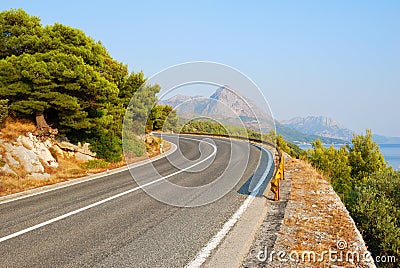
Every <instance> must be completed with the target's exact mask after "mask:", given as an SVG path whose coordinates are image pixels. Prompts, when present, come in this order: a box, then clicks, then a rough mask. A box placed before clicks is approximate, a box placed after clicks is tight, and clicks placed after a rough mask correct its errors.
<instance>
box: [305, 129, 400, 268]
mask: <svg viewBox="0 0 400 268" xmlns="http://www.w3.org/2000/svg"><path fill="white" fill-rule="evenodd" d="M312 145H313V149H311V150H309V151H308V159H309V161H310V162H311V163H312V164H313V165H314V166H315V167H316V168H318V169H319V170H321V171H322V172H323V173H325V174H326V175H327V176H328V177H329V178H330V180H331V184H332V186H333V188H334V189H335V191H336V192H337V193H338V195H339V196H340V197H341V199H342V200H343V201H344V203H345V205H346V207H347V208H348V210H349V211H350V214H351V216H352V217H353V219H354V220H355V222H356V224H357V226H358V228H359V229H360V230H361V232H362V234H363V237H364V239H365V241H366V243H367V245H368V248H369V250H370V251H371V252H372V253H373V255H375V256H382V255H385V256H395V257H396V259H397V260H399V259H400V225H399V217H400V205H399V199H400V173H399V172H396V171H394V170H393V169H392V168H391V167H388V166H387V163H386V162H385V160H384V157H383V155H382V153H381V152H380V150H379V146H378V145H377V144H376V143H375V142H373V141H372V133H371V131H370V130H367V132H366V135H365V136H363V135H356V136H354V137H353V139H352V144H351V145H347V146H343V147H341V148H340V149H338V150H337V149H335V148H334V147H333V146H331V147H329V148H326V147H324V145H323V144H322V142H321V141H320V140H317V141H315V142H313V144H312ZM378 265H382V264H378ZM386 265H389V266H390V265H392V264H386ZM393 267H394V266H393Z"/></svg>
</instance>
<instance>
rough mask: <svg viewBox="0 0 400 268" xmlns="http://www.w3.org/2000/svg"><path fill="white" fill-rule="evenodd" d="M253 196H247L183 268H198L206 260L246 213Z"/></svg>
mask: <svg viewBox="0 0 400 268" xmlns="http://www.w3.org/2000/svg"><path fill="white" fill-rule="evenodd" d="M254 198H255V197H254V196H253V195H249V196H248V197H247V198H246V200H245V201H244V202H243V204H242V205H241V206H240V207H239V209H238V210H237V211H236V212H235V214H233V215H232V217H231V218H230V219H229V220H228V221H227V222H226V223H225V224H224V226H222V228H221V230H219V232H218V233H217V234H216V235H215V236H214V237H213V238H211V240H210V241H209V242H208V243H207V245H205V246H204V247H203V248H202V249H201V250H200V251H199V253H197V255H196V257H195V258H194V259H193V260H192V261H191V262H190V263H189V264H187V265H186V266H185V268H197V267H200V266H201V265H202V264H203V263H204V262H205V261H206V260H207V258H208V257H209V256H210V255H211V252H212V251H213V250H214V249H215V248H216V247H217V246H218V245H219V244H220V243H221V241H222V239H223V238H224V237H225V236H226V235H227V234H228V232H229V231H230V230H231V229H232V227H233V226H234V225H235V224H236V222H237V221H238V220H239V219H240V217H241V216H242V214H243V213H244V212H245V211H246V209H247V207H248V206H249V205H250V204H251V202H252V201H253V200H254Z"/></svg>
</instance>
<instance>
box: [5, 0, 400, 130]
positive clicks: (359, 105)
mask: <svg viewBox="0 0 400 268" xmlns="http://www.w3.org/2000/svg"><path fill="white" fill-rule="evenodd" d="M19 7H21V8H23V9H25V10H26V11H27V12H28V13H30V14H31V15H36V16H39V17H40V18H41V19H42V23H43V24H53V23H54V22H60V23H63V24H66V25H69V26H72V27H76V28H80V29H82V30H84V31H85V32H86V33H87V34H88V35H90V36H91V37H93V38H94V39H96V40H101V41H102V43H103V44H104V45H105V46H106V47H107V49H108V50H109V52H110V53H111V55H112V56H113V57H114V58H116V59H118V60H119V61H122V62H124V63H127V64H128V66H129V68H130V70H134V71H138V70H143V71H144V72H145V74H146V76H151V75H153V74H155V73H157V72H159V71H161V70H162V69H164V68H167V67H169V66H171V65H175V64H179V63H183V62H188V61H198V60H201V61H215V62H219V63H223V64H227V65H230V66H232V67H234V68H237V69H239V70H240V71H242V72H243V73H245V74H246V75H247V76H249V77H250V78H251V79H252V80H253V81H254V82H255V83H256V84H257V85H258V86H259V87H260V88H261V90H262V91H263V93H264V94H265V96H266V97H267V100H268V101H269V103H270V106H271V109H272V112H273V114H274V116H275V117H276V118H277V119H278V120H284V119H289V118H292V117H295V116H307V115H325V116H329V117H331V118H333V119H335V120H337V121H339V122H341V123H342V124H343V125H345V126H346V127H348V128H350V129H352V130H354V131H357V132H362V131H364V130H365V129H366V128H371V129H372V130H373V132H374V133H379V134H384V135H389V136H400V124H399V119H398V117H399V114H400V113H399V111H400V109H399V106H400V103H399V100H400V1H384V0H382V1H366V0H363V1H340V0H336V1H325V0H320V1H301V0H299V1H232V0H231V1H139V2H136V1H119V0H114V1H84V0H80V1H75V0H71V1H59V2H58V1H43V0H36V1H16V0H2V1H1V2H0V9H1V10H5V9H9V8H19Z"/></svg>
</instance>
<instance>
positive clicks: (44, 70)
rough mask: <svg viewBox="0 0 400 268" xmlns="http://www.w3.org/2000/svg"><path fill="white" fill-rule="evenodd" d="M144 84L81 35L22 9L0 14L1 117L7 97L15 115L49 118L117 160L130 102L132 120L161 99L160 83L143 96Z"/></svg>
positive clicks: (140, 77) (63, 131)
mask: <svg viewBox="0 0 400 268" xmlns="http://www.w3.org/2000/svg"><path fill="white" fill-rule="evenodd" d="M145 81H146V79H145V78H144V75H143V73H142V72H139V73H131V74H129V72H128V68H127V66H126V65H124V64H123V63H120V62H118V61H116V60H114V59H113V58H112V57H111V56H110V54H109V53H108V52H107V50H106V48H105V47H104V46H103V45H102V44H101V43H100V42H96V41H94V40H93V39H92V38H90V37H88V36H87V35H86V34H85V33H84V32H82V31H81V30H78V29H74V28H71V27H68V26H65V25H62V24H59V23H56V24H54V25H49V26H42V24H41V22H40V19H39V18H38V17H35V16H30V15H29V14H27V13H26V12H25V11H23V10H22V9H18V10H14V9H11V10H8V11H3V12H1V13H0V99H2V101H1V102H0V106H1V107H0V108H1V118H0V119H2V118H3V117H4V116H5V111H6V110H5V109H4V107H5V106H4V105H6V104H5V102H4V101H3V100H5V99H8V109H7V112H8V111H9V112H10V113H11V114H13V115H14V116H15V117H17V118H21V117H25V118H30V119H32V120H33V119H34V118H35V115H36V116H37V115H38V114H39V115H44V118H45V120H46V121H47V123H48V124H49V125H51V126H52V127H55V128H58V130H59V133H61V134H62V135H66V136H67V137H68V138H69V139H70V140H71V141H73V142H78V141H88V142H90V143H91V144H92V148H93V149H94V150H95V151H96V152H97V154H98V156H100V157H102V158H106V159H107V160H109V161H118V160H120V159H121V153H122V147H121V145H122V142H121V129H122V122H123V118H124V115H125V111H126V109H127V107H128V105H129V103H130V100H131V98H132V97H133V96H134V95H135V100H134V105H130V116H131V119H132V120H133V119H136V118H141V117H143V116H147V114H148V113H149V112H150V109H151V107H152V106H153V104H154V102H155V101H156V97H155V94H156V93H157V92H158V91H159V88H158V86H156V85H155V86H147V87H142V90H140V92H137V91H138V89H139V88H140V87H141V86H142V85H143V84H144V83H145ZM135 93H137V94H135ZM138 153H140V152H139V151H138Z"/></svg>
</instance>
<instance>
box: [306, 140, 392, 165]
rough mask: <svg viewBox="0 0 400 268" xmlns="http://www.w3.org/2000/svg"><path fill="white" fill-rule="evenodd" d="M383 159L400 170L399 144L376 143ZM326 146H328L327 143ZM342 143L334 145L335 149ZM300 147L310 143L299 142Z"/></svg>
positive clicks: (309, 146) (308, 145)
mask: <svg viewBox="0 0 400 268" xmlns="http://www.w3.org/2000/svg"><path fill="white" fill-rule="evenodd" d="M378 145H379V147H380V149H381V152H382V154H383V156H384V157H385V160H386V161H387V162H388V164H389V165H390V166H392V167H393V168H394V169H396V170H400V144H378ZM326 146H330V144H327V145H326ZM341 146H343V145H336V144H335V145H334V147H335V148H336V149H338V148H340V147H341ZM299 147H300V148H301V149H304V150H305V149H310V148H311V145H310V144H300V145H299Z"/></svg>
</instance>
